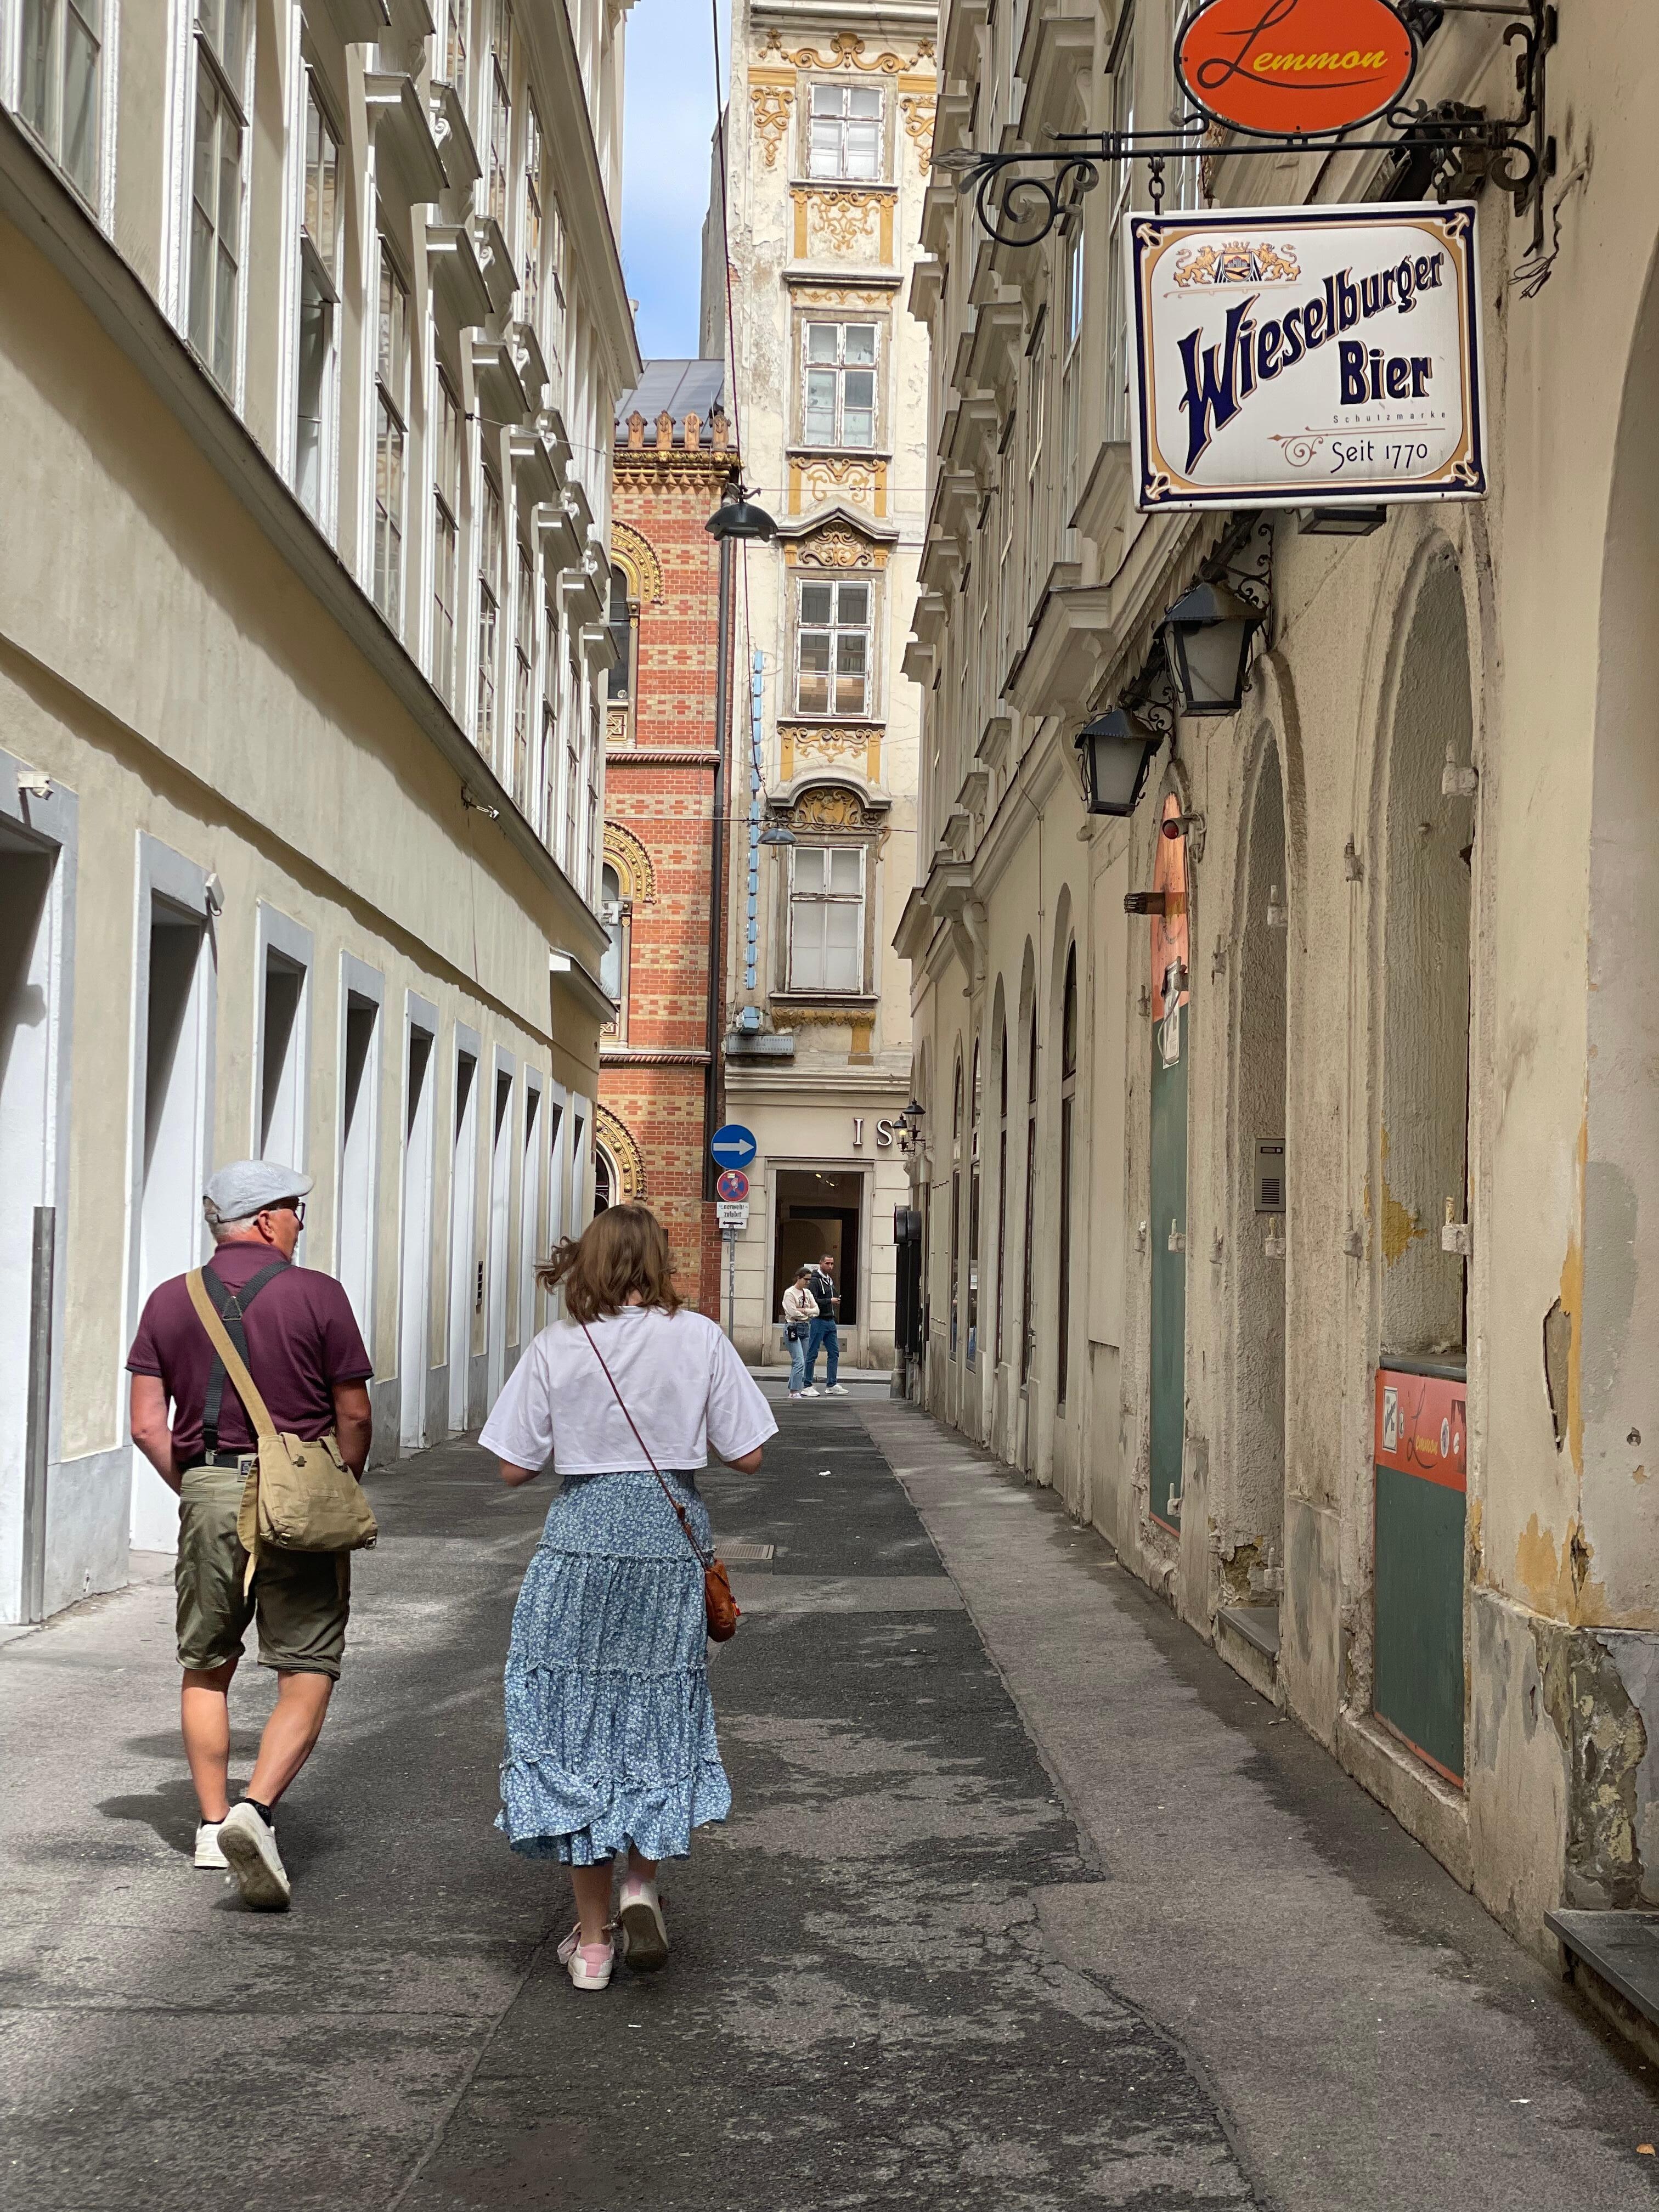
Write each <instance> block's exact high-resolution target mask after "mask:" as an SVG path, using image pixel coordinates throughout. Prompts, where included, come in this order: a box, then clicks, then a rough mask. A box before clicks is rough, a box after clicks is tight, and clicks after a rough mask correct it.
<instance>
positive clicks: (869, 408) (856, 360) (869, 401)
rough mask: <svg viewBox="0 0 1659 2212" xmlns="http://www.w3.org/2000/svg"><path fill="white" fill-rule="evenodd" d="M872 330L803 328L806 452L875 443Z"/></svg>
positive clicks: (834, 326)
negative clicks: (818, 448)
mask: <svg viewBox="0 0 1659 2212" xmlns="http://www.w3.org/2000/svg"><path fill="white" fill-rule="evenodd" d="M876 345H877V336H876V325H874V324H873V323H808V324H807V325H806V328H805V338H804V343H803V345H802V349H801V350H802V354H803V356H804V368H805V405H804V408H803V412H802V428H803V430H804V432H805V438H806V442H807V443H808V444H809V445H811V446H873V445H874V444H875V442H876Z"/></svg>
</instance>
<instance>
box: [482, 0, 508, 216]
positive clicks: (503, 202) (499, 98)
mask: <svg viewBox="0 0 1659 2212" xmlns="http://www.w3.org/2000/svg"><path fill="white" fill-rule="evenodd" d="M488 99H489V212H490V214H491V215H492V216H495V220H496V222H498V223H499V224H500V225H501V235H502V236H503V237H505V236H506V235H507V213H508V210H509V206H510V203H511V187H512V178H513V11H512V9H510V8H509V7H508V6H507V0H495V12H494V19H493V21H492V22H491V25H490V33H489V92H488Z"/></svg>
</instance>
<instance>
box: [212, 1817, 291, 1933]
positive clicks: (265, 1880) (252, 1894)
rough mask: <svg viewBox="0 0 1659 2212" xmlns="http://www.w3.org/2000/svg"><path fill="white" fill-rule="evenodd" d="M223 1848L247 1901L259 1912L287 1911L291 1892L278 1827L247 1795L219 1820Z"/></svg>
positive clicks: (243, 1898)
mask: <svg viewBox="0 0 1659 2212" xmlns="http://www.w3.org/2000/svg"><path fill="white" fill-rule="evenodd" d="M219 1849H220V1850H222V1852H223V1853H224V1856H225V1863H226V1865H227V1866H228V1867H229V1869H230V1870H231V1872H232V1873H233V1874H234V1875H235V1877H236V1887H237V1888H238V1889H240V1891H241V1893H242V1902H243V1904H244V1905H250V1906H252V1910H253V1911H255V1912H286V1911H288V1901H289V1896H290V1895H291V1891H290V1889H289V1879H288V1874H287V1871H286V1869H284V1867H283V1859H282V1854H281V1852H280V1851H278V1850H277V1848H276V1830H275V1828H272V1827H269V1826H267V1825H266V1824H265V1822H264V1820H261V1818H260V1817H259V1815H258V1813H256V1812H255V1811H254V1809H253V1808H252V1805H250V1804H249V1803H248V1802H247V1801H246V1798H244V1800H243V1801H242V1802H241V1803H240V1805H233V1806H232V1807H231V1808H230V1810H229V1812H228V1813H227V1814H226V1815H225V1817H224V1819H223V1820H222V1821H221V1822H220V1823H219Z"/></svg>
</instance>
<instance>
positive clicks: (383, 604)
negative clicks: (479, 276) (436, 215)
mask: <svg viewBox="0 0 1659 2212" xmlns="http://www.w3.org/2000/svg"><path fill="white" fill-rule="evenodd" d="M408 441H409V287H408V286H407V285H406V284H405V283H404V280H403V277H402V276H401V275H400V274H399V272H398V266H397V264H396V263H395V262H394V261H393V260H392V249H391V248H390V246H388V245H387V244H386V240H385V239H384V238H382V239H381V240H380V325H379V332H378V337H377V341H376V344H375V351H374V604H375V605H376V606H377V607H379V609H380V612H381V613H382V614H383V615H384V616H385V617H386V620H387V621H388V622H389V623H391V624H392V628H393V629H398V630H401V629H402V627H403V595H404V459H405V454H406V451H407V447H408Z"/></svg>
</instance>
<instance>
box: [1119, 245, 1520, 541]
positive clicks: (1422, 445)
mask: <svg viewBox="0 0 1659 2212" xmlns="http://www.w3.org/2000/svg"><path fill="white" fill-rule="evenodd" d="M1126 221H1127V225H1128V233H1129V235H1128V252H1127V254H1126V256H1125V259H1126V261H1127V278H1128V284H1129V331H1130V336H1131V365H1130V392H1129V397H1130V413H1131V416H1132V417H1133V437H1134V458H1135V481H1136V501H1135V503H1136V505H1137V506H1138V507H1139V508H1140V509H1141V510H1142V511H1143V512H1152V511H1155V510H1156V509H1158V508H1159V507H1234V506H1239V505H1243V504H1246V503H1248V504H1249V505H1251V506H1257V507H1344V506H1364V507H1374V506H1377V505H1380V504H1382V503H1383V502H1386V501H1395V500H1410V499H1480V498H1482V497H1484V495H1485V494H1486V454H1485V447H1484V428H1483V418H1484V404H1483V393H1482V386H1481V368H1480V282H1479V276H1480V272H1479V268H1478V265H1477V263H1476V259H1475V240H1474V209H1473V207H1471V206H1468V205H1466V204H1462V203H1459V202H1453V203H1451V204H1448V205H1446V206H1444V207H1442V206H1440V205H1438V204H1426V205H1423V206H1395V205H1390V204H1388V203H1386V202H1383V203H1379V204H1376V205H1375V206H1370V207H1324V208H1321V207H1300V208H1247V209H1243V210H1234V211H1232V212H1231V213H1229V212H1226V211H1225V210H1218V211H1215V212H1213V213H1203V214H1190V215H1181V216H1155V215H1153V216H1145V215H1132V216H1127V218H1126Z"/></svg>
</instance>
